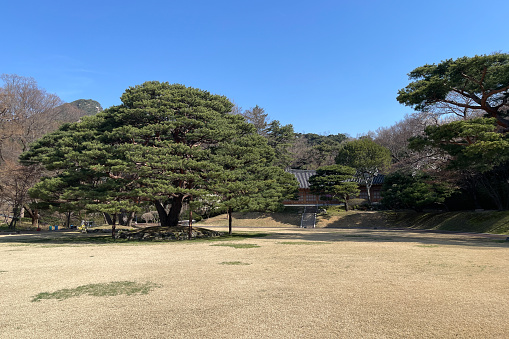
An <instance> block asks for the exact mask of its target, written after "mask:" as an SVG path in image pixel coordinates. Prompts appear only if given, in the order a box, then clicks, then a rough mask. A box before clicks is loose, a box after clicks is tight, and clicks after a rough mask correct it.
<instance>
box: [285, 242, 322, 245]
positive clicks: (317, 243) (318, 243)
mask: <svg viewBox="0 0 509 339" xmlns="http://www.w3.org/2000/svg"><path fill="white" fill-rule="evenodd" d="M278 244H281V245H322V244H330V243H329V242H325V241H281V242H278Z"/></svg>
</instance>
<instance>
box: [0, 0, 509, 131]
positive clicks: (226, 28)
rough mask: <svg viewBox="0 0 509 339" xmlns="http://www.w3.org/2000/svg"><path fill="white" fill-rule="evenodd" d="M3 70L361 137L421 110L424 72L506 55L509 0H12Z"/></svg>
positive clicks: (112, 94) (65, 92)
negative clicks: (416, 84)
mask: <svg viewBox="0 0 509 339" xmlns="http://www.w3.org/2000/svg"><path fill="white" fill-rule="evenodd" d="M1 7H2V26H3V27H4V30H3V34H2V51H1V52H0V67H1V68H0V73H7V74H18V75H22V76H29V77H33V78H34V79H35V80H36V81H37V82H38V83H39V86H40V87H42V88H45V89H46V90H47V91H48V92H50V93H55V94H57V95H59V96H60V97H61V98H62V99H63V100H64V101H67V102H70V101H73V100H76V99H94V100H97V101H99V102H100V103H101V105H102V106H103V107H105V108H106V107H110V106H112V105H118V104H120V99H119V97H120V96H121V95H122V93H123V92H124V90H125V89H126V88H128V87H130V86H135V85H138V84H141V83H143V82H145V81H149V80H159V81H167V82H170V83H181V84H184V85H186V86H192V87H198V88H201V89H204V90H208V91H210V92H212V93H215V94H221V95H225V96H227V97H228V98H230V99H231V100H233V101H234V102H235V103H236V104H238V105H239V106H241V107H242V108H243V109H247V108H250V107H253V106H255V105H259V106H261V107H263V108H265V111H266V112H267V113H268V114H269V116H270V118H272V119H273V120H279V121H280V122H281V123H283V124H293V126H294V129H295V131H296V132H306V133H318V134H336V133H347V134H349V135H351V136H354V137H355V136H358V135H361V134H363V133H366V132H368V131H370V130H376V129H377V128H378V127H382V126H385V127H387V126H391V125H393V124H394V123H395V122H397V121H399V120H401V119H402V118H403V117H404V115H405V114H406V113H411V112H412V109H411V108H409V107H405V106H402V105H400V104H399V103H398V102H397V101H396V96H397V91H398V89H400V88H403V87H405V86H406V85H407V84H408V77H407V73H409V72H410V71H411V70H413V69H414V68H416V67H418V66H421V65H424V64H427V63H430V64H432V63H438V62H440V61H441V60H445V59H449V58H453V59H455V58H458V57H462V56H474V55H476V54H490V53H492V52H497V51H500V52H504V53H507V52H509V50H508V42H509V41H508V38H507V31H508V29H507V15H508V13H509V1H499V0H494V1H490V2H486V3H482V2H479V1H469V0H465V1H447V0H441V1H435V0H431V1H390V0H387V1H324V0H315V1H298V0H294V1H278V0H272V1H265V0H263V1H256V0H252V1H249V2H247V1H246V2H245V1H240V0H237V1H229V0H228V1H226V0H217V1H192V0H190V1H171V0H168V1H153V0H145V1H116V0H115V1H108V0H102V1H95V0H93V1H86V2H75V1H23V0H18V1H9V2H7V3H3V4H2V6H1Z"/></svg>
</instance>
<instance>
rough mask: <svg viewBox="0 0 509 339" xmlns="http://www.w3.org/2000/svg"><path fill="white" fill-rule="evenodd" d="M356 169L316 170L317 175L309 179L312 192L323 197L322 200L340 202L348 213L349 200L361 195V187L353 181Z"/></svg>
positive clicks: (322, 168)
mask: <svg viewBox="0 0 509 339" xmlns="http://www.w3.org/2000/svg"><path fill="white" fill-rule="evenodd" d="M355 173H356V170H355V168H352V167H348V166H342V165H330V166H323V167H320V168H319V169H317V170H316V174H315V175H313V176H312V177H311V178H309V185H310V186H309V187H310V189H311V192H312V193H313V194H316V195H321V196H322V197H321V199H322V200H339V201H343V202H344V203H345V210H346V211H348V199H349V197H350V196H356V195H357V194H359V191H360V190H359V185H358V184H357V182H355V181H353V180H352V179H353V178H354V175H355Z"/></svg>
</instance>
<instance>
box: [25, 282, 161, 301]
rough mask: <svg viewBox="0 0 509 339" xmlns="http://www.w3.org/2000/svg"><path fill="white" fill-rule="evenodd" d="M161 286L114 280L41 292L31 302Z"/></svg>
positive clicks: (145, 291) (144, 290)
mask: <svg viewBox="0 0 509 339" xmlns="http://www.w3.org/2000/svg"><path fill="white" fill-rule="evenodd" d="M156 287H161V286H160V285H157V284H154V283H151V282H147V283H144V284H140V283H136V282H133V281H114V282H111V283H104V284H88V285H82V286H78V287H76V288H69V289H67V288H66V289H62V290H58V291H55V292H52V293H50V292H43V293H39V294H37V295H36V296H34V297H33V299H32V302H38V301H40V300H42V299H57V300H64V299H69V298H73V297H79V296H82V295H91V296H95V297H105V296H116V295H122V294H124V295H135V294H148V292H150V291H151V290H152V289H154V288H156Z"/></svg>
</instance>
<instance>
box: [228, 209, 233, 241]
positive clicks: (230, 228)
mask: <svg viewBox="0 0 509 339" xmlns="http://www.w3.org/2000/svg"><path fill="white" fill-rule="evenodd" d="M232 213H233V211H232V208H231V207H228V234H229V235H231V234H232Z"/></svg>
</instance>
